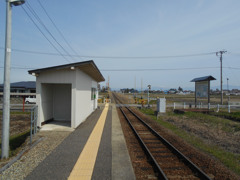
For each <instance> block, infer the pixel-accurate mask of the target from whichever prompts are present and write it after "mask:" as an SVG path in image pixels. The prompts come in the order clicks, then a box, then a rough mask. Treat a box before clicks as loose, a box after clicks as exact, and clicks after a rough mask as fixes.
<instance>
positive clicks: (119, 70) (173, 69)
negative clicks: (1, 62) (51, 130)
mask: <svg viewBox="0 0 240 180" xmlns="http://www.w3.org/2000/svg"><path fill="white" fill-rule="evenodd" d="M0 68H1V69H2V68H3V67H0ZM11 68H12V69H25V70H26V69H36V67H20V66H12V67H11ZM218 68H219V67H190V68H166V69H163V68H161V69H157V68H156V69H100V71H113V72H114V71H115V72H116V71H118V72H127V71H182V70H201V69H218ZM223 68H224V69H234V70H240V67H239V68H236V67H223Z"/></svg>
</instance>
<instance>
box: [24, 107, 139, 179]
mask: <svg viewBox="0 0 240 180" xmlns="http://www.w3.org/2000/svg"><path fill="white" fill-rule="evenodd" d="M26 179H27V180H30V179H35V180H38V179H39V180H40V179H41V180H42V179H51V180H52V179H58V180H60V179H69V180H74V179H135V175H134V171H133V168H132V164H131V161H130V157H129V154H128V150H127V147H126V143H125V139H124V136H123V133H122V129H121V125H120V121H119V118H118V114H117V110H116V106H115V104H106V105H105V106H104V107H101V108H99V109H97V110H96V111H95V112H94V113H92V114H91V115H90V116H89V117H88V118H87V120H86V121H85V122H84V123H82V124H81V125H80V126H79V127H78V128H76V129H75V130H74V131H73V132H72V133H71V134H70V135H69V136H68V137H67V138H66V139H65V140H64V141H63V142H62V143H61V144H60V145H59V146H58V147H57V148H56V149H55V150H54V151H53V152H52V153H51V154H50V155H49V156H47V157H46V158H45V160H43V161H42V162H41V163H40V164H39V165H38V166H37V167H36V168H35V169H34V170H33V171H32V172H31V173H30V174H29V175H28V176H27V177H26Z"/></svg>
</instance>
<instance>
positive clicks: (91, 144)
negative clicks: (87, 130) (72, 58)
mask: <svg viewBox="0 0 240 180" xmlns="http://www.w3.org/2000/svg"><path fill="white" fill-rule="evenodd" d="M108 107H109V104H106V105H105V107H104V109H103V112H102V114H101V116H100V118H99V119H98V122H97V124H96V125H95V127H94V129H93V131H92V133H91V135H90V136H89V138H88V141H87V143H86V145H85V146H84V148H83V151H82V153H81V154H80V156H79V158H78V160H77V162H76V164H75V166H74V168H73V170H72V172H71V174H70V176H69V177H68V179H69V180H75V179H81V180H85V179H91V177H92V173H93V169H94V165H95V161H96V158H97V153H98V148H99V145H100V141H101V137H102V132H103V128H104V124H105V121H106V118H107V113H108Z"/></svg>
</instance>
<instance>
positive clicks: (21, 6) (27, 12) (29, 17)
mask: <svg viewBox="0 0 240 180" xmlns="http://www.w3.org/2000/svg"><path fill="white" fill-rule="evenodd" d="M21 7H22V9H23V11H24V12H25V13H26V15H27V16H28V18H29V19H30V20H31V21H32V23H33V24H34V25H35V26H36V28H37V29H38V30H39V32H40V33H41V34H42V35H43V36H44V38H45V39H46V40H47V41H48V42H49V43H50V44H51V45H52V47H53V48H54V49H55V50H56V51H57V52H58V53H59V54H58V55H60V56H62V57H63V58H64V59H65V60H66V61H68V62H70V61H69V60H68V59H67V58H66V57H65V56H64V55H63V54H62V53H61V51H60V50H59V49H58V48H57V47H56V46H55V45H54V44H53V43H52V42H51V41H50V39H49V38H48V37H47V36H46V35H45V34H44V32H43V31H42V30H41V28H40V27H39V26H38V25H37V23H36V22H35V21H34V20H33V18H32V17H31V16H30V15H29V13H28V12H27V11H26V9H25V8H24V6H21Z"/></svg>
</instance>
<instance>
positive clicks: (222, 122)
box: [141, 109, 240, 175]
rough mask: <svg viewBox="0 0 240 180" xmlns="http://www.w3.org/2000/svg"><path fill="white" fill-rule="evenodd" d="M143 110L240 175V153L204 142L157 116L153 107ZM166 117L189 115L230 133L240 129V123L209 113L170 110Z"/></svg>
mask: <svg viewBox="0 0 240 180" xmlns="http://www.w3.org/2000/svg"><path fill="white" fill-rule="evenodd" d="M141 111H142V112H143V113H144V114H146V115H148V116H150V117H151V118H152V119H154V120H155V121H157V122H158V123H159V124H161V125H162V126H163V127H165V128H167V129H169V130H171V131H172V132H174V133H175V134H176V135H178V136H180V137H181V138H183V139H184V140H185V141H186V142H188V143H189V144H192V145H193V146H194V147H196V148H198V149H200V150H202V151H203V152H206V153H207V154H209V155H211V156H214V157H215V158H217V159H219V161H221V162H222V163H223V164H224V165H225V166H226V167H228V168H229V169H231V170H232V171H234V172H235V173H237V174H238V175H240V154H237V153H232V152H228V151H226V150H224V149H222V148H220V147H219V146H216V145H213V144H209V143H206V142H204V141H203V140H202V139H201V138H199V137H197V136H194V135H193V134H189V133H188V132H186V131H184V130H183V129H181V128H179V127H177V126H176V125H174V124H172V123H170V122H168V121H165V120H164V118H163V117H160V118H158V119H157V118H156V116H155V115H154V111H153V110H152V109H141ZM166 116H167V117H166V118H171V117H173V116H174V117H180V118H181V117H183V116H185V117H188V118H195V119H198V120H199V121H200V122H201V123H208V124H210V127H209V128H211V127H213V126H217V127H219V126H220V127H221V128H222V130H223V131H225V132H228V133H237V132H239V131H240V124H239V125H236V123H235V125H233V126H232V124H233V123H231V121H229V120H227V119H223V118H219V117H214V116H211V115H207V114H200V113H193V112H189V113H186V114H184V115H177V114H173V113H172V112H169V113H167V114H166Z"/></svg>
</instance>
